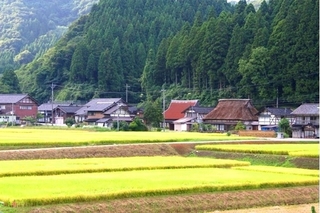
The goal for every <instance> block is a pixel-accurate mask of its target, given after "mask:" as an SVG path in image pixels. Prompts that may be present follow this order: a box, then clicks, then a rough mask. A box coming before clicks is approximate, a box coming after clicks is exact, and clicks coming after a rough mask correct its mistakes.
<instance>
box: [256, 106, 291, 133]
mask: <svg viewBox="0 0 320 213" xmlns="http://www.w3.org/2000/svg"><path fill="white" fill-rule="evenodd" d="M291 112H292V110H291V109H289V108H270V107H267V108H265V110H264V111H263V112H261V113H260V114H259V118H258V119H259V121H258V122H259V126H258V130H275V131H276V130H277V129H278V125H279V122H280V120H281V119H282V118H286V119H288V120H289V123H290V125H291V124H292V123H293V121H294V119H293V115H291Z"/></svg>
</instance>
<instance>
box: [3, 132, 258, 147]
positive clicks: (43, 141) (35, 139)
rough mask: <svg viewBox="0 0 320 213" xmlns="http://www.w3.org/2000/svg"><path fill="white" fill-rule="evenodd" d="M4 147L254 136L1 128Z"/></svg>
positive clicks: (218, 139) (199, 139) (225, 138)
mask: <svg viewBox="0 0 320 213" xmlns="http://www.w3.org/2000/svg"><path fill="white" fill-rule="evenodd" d="M0 135H1V139H0V149H8V147H10V148H14V147H29V148H30V147H59V146H60V147H61V146H64V147H65V146H85V145H108V144H126V143H158V142H179V141H180V142H181V141H222V140H230V141H231V140H250V139H254V137H239V136H237V135H231V136H227V134H220V133H206V134H203V133H197V132H172V131H170V132H169V131H167V132H114V131H103V132H100V131H93V130H90V129H89V130H88V129H85V130H84V129H46V128H41V129H33V128H30V129H29V128H3V129H0Z"/></svg>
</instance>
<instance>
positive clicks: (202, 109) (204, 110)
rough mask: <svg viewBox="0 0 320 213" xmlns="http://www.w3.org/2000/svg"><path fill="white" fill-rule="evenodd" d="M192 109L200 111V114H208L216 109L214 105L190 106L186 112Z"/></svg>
mask: <svg viewBox="0 0 320 213" xmlns="http://www.w3.org/2000/svg"><path fill="white" fill-rule="evenodd" d="M190 109H192V110H194V111H195V112H196V113H199V114H208V113H209V112H211V111H212V110H213V109H214V107H201V106H190V107H189V108H188V109H186V110H185V111H184V112H186V111H188V110H190Z"/></svg>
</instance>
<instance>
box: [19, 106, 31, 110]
mask: <svg viewBox="0 0 320 213" xmlns="http://www.w3.org/2000/svg"><path fill="white" fill-rule="evenodd" d="M20 109H22V110H32V106H20Z"/></svg>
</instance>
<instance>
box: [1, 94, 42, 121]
mask: <svg viewBox="0 0 320 213" xmlns="http://www.w3.org/2000/svg"><path fill="white" fill-rule="evenodd" d="M37 113H38V104H37V102H36V101H35V100H34V99H33V98H32V97H30V96H29V95H27V94H0V121H4V122H13V123H16V124H21V123H22V122H23V120H24V118H25V117H34V118H36V117H37Z"/></svg>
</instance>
